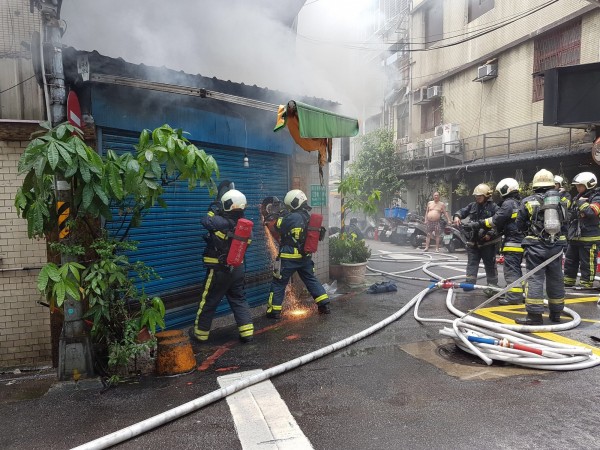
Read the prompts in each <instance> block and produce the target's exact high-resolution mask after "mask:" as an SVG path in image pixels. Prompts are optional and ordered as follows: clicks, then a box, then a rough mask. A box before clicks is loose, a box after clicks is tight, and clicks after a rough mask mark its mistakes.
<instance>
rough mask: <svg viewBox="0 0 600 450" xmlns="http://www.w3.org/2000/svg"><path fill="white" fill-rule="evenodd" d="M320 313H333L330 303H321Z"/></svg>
mask: <svg viewBox="0 0 600 450" xmlns="http://www.w3.org/2000/svg"><path fill="white" fill-rule="evenodd" d="M319 314H331V307H330V306H329V303H325V304H324V305H319Z"/></svg>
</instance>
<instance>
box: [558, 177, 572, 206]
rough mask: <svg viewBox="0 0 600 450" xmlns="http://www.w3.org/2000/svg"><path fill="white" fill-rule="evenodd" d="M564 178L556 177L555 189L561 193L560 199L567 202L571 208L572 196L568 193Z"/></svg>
mask: <svg viewBox="0 0 600 450" xmlns="http://www.w3.org/2000/svg"><path fill="white" fill-rule="evenodd" d="M564 181H565V180H564V179H563V177H561V176H560V175H554V189H556V190H557V191H558V192H559V193H560V199H561V200H562V201H564V202H566V203H567V204H568V205H569V207H570V206H571V194H570V193H568V192H567V190H566V189H565V187H564V185H563V183H564Z"/></svg>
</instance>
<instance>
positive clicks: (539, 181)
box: [531, 169, 554, 189]
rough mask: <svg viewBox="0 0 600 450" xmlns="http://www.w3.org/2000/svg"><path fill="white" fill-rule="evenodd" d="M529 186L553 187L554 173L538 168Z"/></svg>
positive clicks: (534, 187)
mask: <svg viewBox="0 0 600 450" xmlns="http://www.w3.org/2000/svg"><path fill="white" fill-rule="evenodd" d="M531 187H532V188H533V189H537V188H545V187H554V175H552V172H550V171H549V170H546V169H542V170H538V172H537V173H536V174H535V175H534V176H533V181H532V183H531Z"/></svg>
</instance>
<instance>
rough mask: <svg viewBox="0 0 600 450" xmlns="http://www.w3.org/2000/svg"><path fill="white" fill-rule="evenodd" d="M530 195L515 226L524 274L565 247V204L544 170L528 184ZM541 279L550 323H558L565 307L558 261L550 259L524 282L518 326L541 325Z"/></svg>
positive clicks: (542, 306)
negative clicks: (522, 311)
mask: <svg viewBox="0 0 600 450" xmlns="http://www.w3.org/2000/svg"><path fill="white" fill-rule="evenodd" d="M532 187H533V191H534V193H533V195H530V196H528V197H526V198H525V199H523V201H522V202H521V206H520V208H519V212H518V214H517V222H516V223H517V227H518V228H519V230H521V231H522V232H523V233H524V234H525V237H524V238H523V244H522V246H523V248H524V249H525V262H526V267H527V270H528V271H532V270H533V269H535V268H536V267H537V266H539V265H541V264H542V263H544V262H545V261H546V260H548V259H550V258H552V257H553V256H555V255H557V254H558V253H562V252H563V251H564V248H565V246H566V245H567V240H566V236H565V232H566V216H567V202H566V201H563V200H561V199H560V194H559V192H558V191H556V190H554V177H553V176H552V173H551V172H549V171H548V170H546V169H542V170H540V171H539V172H537V173H536V174H535V175H534V177H533V182H532ZM544 280H545V284H546V294H547V296H548V308H549V310H550V321H552V322H560V314H561V312H562V310H563V309H564V306H565V287H564V285H563V272H562V261H561V259H560V257H557V258H556V259H554V260H553V261H552V262H551V263H550V264H548V265H547V266H546V267H544V268H543V269H541V270H539V271H537V272H535V273H534V274H533V275H532V276H531V277H529V279H528V280H527V284H526V288H525V310H526V311H527V316H526V317H525V318H523V319H516V322H517V323H518V324H520V325H542V324H543V319H542V313H543V312H544Z"/></svg>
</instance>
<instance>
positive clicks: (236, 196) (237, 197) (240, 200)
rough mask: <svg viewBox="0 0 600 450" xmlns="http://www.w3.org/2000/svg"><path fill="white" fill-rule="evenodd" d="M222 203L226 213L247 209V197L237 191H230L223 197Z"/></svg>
mask: <svg viewBox="0 0 600 450" xmlns="http://www.w3.org/2000/svg"><path fill="white" fill-rule="evenodd" d="M221 203H223V210H224V211H232V210H234V209H246V196H245V195H244V194H242V193H241V192H240V191H238V190H237V189H230V190H228V191H227V192H225V193H224V194H223V197H221Z"/></svg>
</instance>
